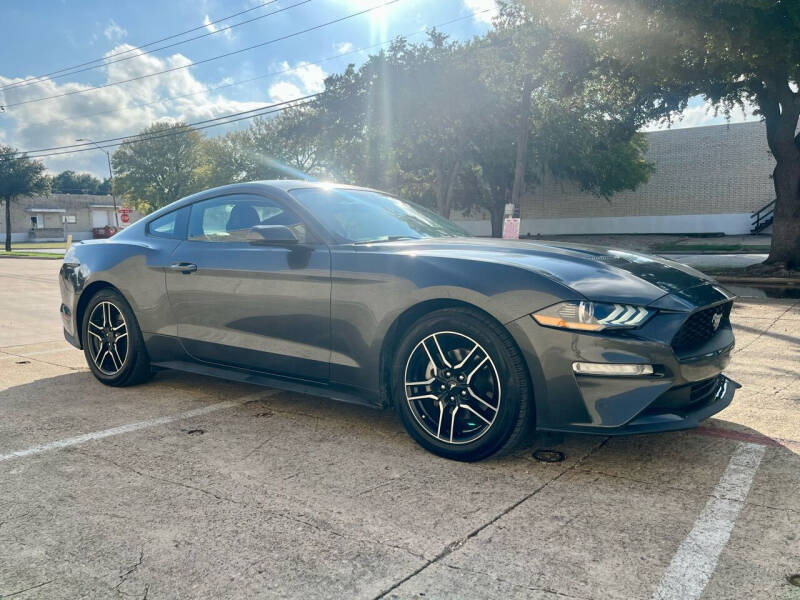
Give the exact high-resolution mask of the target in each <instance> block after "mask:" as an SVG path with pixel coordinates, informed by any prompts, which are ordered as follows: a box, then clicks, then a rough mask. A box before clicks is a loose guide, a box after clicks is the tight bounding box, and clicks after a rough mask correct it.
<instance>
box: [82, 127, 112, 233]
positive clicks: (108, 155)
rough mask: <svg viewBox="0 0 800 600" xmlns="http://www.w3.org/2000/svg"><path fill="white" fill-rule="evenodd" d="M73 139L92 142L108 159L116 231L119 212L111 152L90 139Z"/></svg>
mask: <svg viewBox="0 0 800 600" xmlns="http://www.w3.org/2000/svg"><path fill="white" fill-rule="evenodd" d="M75 141H76V142H89V143H90V144H94V146H95V147H96V148H97V149H98V150H100V152H102V153H103V154H105V155H106V159H107V160H108V180H109V182H110V183H111V201H112V202H113V203H114V222H115V223H116V224H117V231H119V213H118V212H117V195H116V194H115V193H114V171H113V169H112V168H111V154H109V153H108V151H107V150H106V149H105V148H103V147H102V146H98V145H97V142H93V141H92V140H89V139H86V138H80V139H77V140H75Z"/></svg>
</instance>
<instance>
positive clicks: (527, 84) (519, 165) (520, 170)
mask: <svg viewBox="0 0 800 600" xmlns="http://www.w3.org/2000/svg"><path fill="white" fill-rule="evenodd" d="M532 91H533V78H532V77H531V76H530V75H526V76H525V81H524V82H523V84H522V102H521V103H520V116H519V130H518V131H517V160H516V164H515V165H514V187H513V188H512V189H511V202H512V203H513V204H514V206H519V199H520V196H522V194H523V193H524V191H525V170H526V167H527V165H528V134H529V132H530V125H529V121H530V118H531V92H532Z"/></svg>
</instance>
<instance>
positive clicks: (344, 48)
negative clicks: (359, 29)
mask: <svg viewBox="0 0 800 600" xmlns="http://www.w3.org/2000/svg"><path fill="white" fill-rule="evenodd" d="M333 47H334V48H335V49H336V51H337V52H338V53H339V54H344V53H345V52H351V51H352V50H353V48H354V47H355V46H353V43H352V42H339V43H338V44H334V45H333Z"/></svg>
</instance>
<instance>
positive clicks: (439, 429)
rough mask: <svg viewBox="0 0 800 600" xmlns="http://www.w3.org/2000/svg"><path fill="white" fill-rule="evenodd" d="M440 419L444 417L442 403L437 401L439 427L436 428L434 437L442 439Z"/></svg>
mask: <svg viewBox="0 0 800 600" xmlns="http://www.w3.org/2000/svg"><path fill="white" fill-rule="evenodd" d="M442 417H444V402H442V401H441V400H439V426H438V427H437V428H436V437H437V438H441V437H442Z"/></svg>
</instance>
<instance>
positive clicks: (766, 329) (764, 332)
mask: <svg viewBox="0 0 800 600" xmlns="http://www.w3.org/2000/svg"><path fill="white" fill-rule="evenodd" d="M796 306H800V300H798V301H797V302H795V303H794V304H792V305H790V306H789V308H787V309H786V310H785V311H783V312H782V313H781V314H779V315H778V316H777V317H775V318H774V319H772V321H770V322H769V324H768V325H767V326H766V327H765V328H764V329H762V330H761V332H760V333H759V334H758V335H757V336H756V337H754V338H753V339H752V340H750V341H749V342H747V343H746V344H745V345H744V346H742V347H740V348H736V349H734V351H733V352H732V353H731V354H739V353H741V352H743V351H744V350H747V349H748V348H749V347H750V346H752V345H753V344H755V343H756V342H757V341H758V340H760V339H761V338H762V337H763V336H764V334H766V333H767V332H768V331H769V330H770V329H772V327H773V326H774V325H775V324H776V323H777V322H778V321H780V320H781V319H782V318H783V317H784V316H785V315H786V314H787V313H788V312H789V311H791V310H792V309H793V308H795V307H796Z"/></svg>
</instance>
